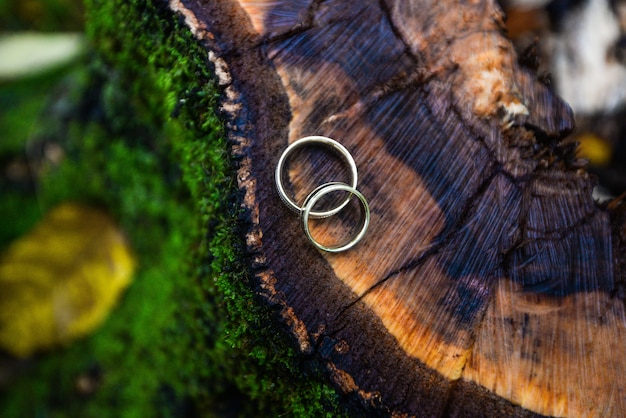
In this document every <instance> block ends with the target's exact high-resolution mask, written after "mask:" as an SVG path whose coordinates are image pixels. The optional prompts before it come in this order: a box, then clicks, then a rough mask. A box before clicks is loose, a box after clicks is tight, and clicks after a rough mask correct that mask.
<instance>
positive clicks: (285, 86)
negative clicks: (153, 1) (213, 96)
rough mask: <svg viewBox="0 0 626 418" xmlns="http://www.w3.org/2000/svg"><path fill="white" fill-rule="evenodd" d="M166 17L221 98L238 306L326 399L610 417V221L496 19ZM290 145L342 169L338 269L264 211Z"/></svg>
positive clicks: (200, 13) (306, 167) (454, 12)
mask: <svg viewBox="0 0 626 418" xmlns="http://www.w3.org/2000/svg"><path fill="white" fill-rule="evenodd" d="M170 5H171V7H172V9H174V10H176V11H178V12H179V13H181V15H183V16H185V19H186V22H187V24H188V25H189V27H190V29H191V30H192V31H194V33H195V34H196V36H197V37H198V38H199V39H201V40H202V41H204V42H205V45H206V47H207V49H208V51H209V54H210V58H211V61H212V62H213V64H214V65H215V67H216V68H215V69H216V74H217V76H218V78H219V79H220V81H221V84H222V86H223V88H224V95H223V100H222V110H223V114H224V117H225V118H226V119H227V121H228V129H229V131H228V134H229V137H230V139H231V141H232V144H233V148H232V149H233V153H234V155H235V156H236V157H237V158H238V160H239V161H240V167H239V178H238V180H239V184H240V188H241V190H242V196H243V197H242V205H243V207H244V208H245V210H246V220H247V221H248V222H249V224H248V231H249V232H248V235H247V241H248V250H249V253H250V265H251V268H252V269H253V270H254V272H255V275H256V278H257V286H258V289H257V290H258V291H259V293H260V294H261V295H262V297H263V299H264V300H265V301H266V302H267V303H269V304H272V305H274V306H276V307H277V309H278V310H279V311H280V312H281V316H282V318H283V320H284V322H285V324H286V325H287V326H288V329H289V330H290V332H291V333H292V335H293V336H294V338H295V340H296V342H297V344H298V346H299V348H300V350H301V351H302V354H303V355H307V356H309V355H313V356H316V357H317V358H319V359H320V361H321V362H323V364H325V365H326V367H327V369H328V372H329V376H330V378H331V379H333V380H334V381H335V382H336V384H337V386H338V387H339V388H340V389H341V390H343V391H344V392H347V393H350V394H352V395H353V396H354V398H355V399H357V400H358V401H359V402H360V403H362V404H363V405H365V407H366V408H367V409H368V410H371V411H372V412H380V413H383V414H385V413H396V414H400V415H402V414H408V415H414V416H534V415H537V414H539V415H555V416H622V415H624V413H626V399H625V396H626V382H625V380H624V379H625V378H624V376H625V375H626V373H625V372H626V364H624V361H623V360H622V358H621V351H620V348H621V347H622V346H623V345H624V342H625V341H624V340H625V339H626V333H625V332H624V331H625V325H626V319H625V315H624V303H623V296H622V294H621V292H620V291H619V290H620V286H621V280H620V279H619V278H618V273H619V265H618V264H615V265H614V260H613V257H614V254H617V253H618V252H619V248H616V247H615V245H616V242H617V238H616V239H615V241H613V240H612V235H611V221H610V213H609V211H607V210H606V209H605V208H602V207H599V206H598V205H597V204H596V203H595V202H594V201H593V199H592V195H591V192H592V188H593V186H594V180H593V179H592V178H591V177H590V176H589V175H588V174H587V173H586V171H585V170H584V164H583V163H581V162H580V161H578V160H576V159H575V158H574V154H573V149H572V147H571V145H567V143H565V142H564V141H563V139H564V138H565V137H566V135H567V134H568V133H569V132H570V131H571V130H572V129H573V117H572V114H571V112H570V110H569V108H568V106H567V105H566V104H564V103H563V102H562V101H561V100H560V99H559V98H557V97H555V96H554V95H553V94H552V93H551V92H550V90H549V89H548V88H547V87H546V86H545V85H543V84H541V83H540V82H538V81H537V79H536V76H535V74H533V73H532V71H531V70H529V69H526V68H523V67H521V66H520V65H519V64H518V63H517V60H516V55H515V52H514V50H513V47H512V45H511V43H510V42H509V41H508V40H507V38H506V37H505V23H504V20H503V16H502V14H501V12H500V11H499V9H498V7H497V5H496V4H494V2H492V1H487V0H485V1H471V2H465V1H459V2H453V1H445V0H440V1H437V2H432V1H417V0H415V1H392V0H389V1H364V2H358V3H351V2H347V1H339V0H336V1H329V2H321V1H289V2H280V1H273V2H270V1H268V2H261V1H260V2H247V1H240V2H237V1H230V2H229V1H202V0H183V1H180V2H179V1H174V0H172V1H171V2H170ZM305 135H324V136H329V137H332V138H334V139H336V140H338V141H339V142H341V143H342V144H343V145H345V146H346V147H347V148H348V149H349V150H350V151H351V152H352V154H353V156H354V158H355V160H356V163H357V166H358V167H359V173H360V176H361V178H360V181H359V190H361V191H362V192H363V194H364V195H365V196H366V197H367V198H368V200H369V202H370V205H371V208H372V223H371V226H370V229H369V231H368V234H367V236H366V238H365V239H364V241H363V242H361V243H360V244H359V245H358V246H357V247H356V248H354V249H353V250H351V251H348V252H346V253H341V254H329V253H322V252H320V251H317V250H316V249H315V248H314V247H313V246H311V245H310V243H309V242H308V241H307V240H306V238H305V236H304V234H303V233H302V231H301V228H300V225H299V220H298V217H297V216H294V214H293V213H291V212H289V210H288V209H287V208H286V207H285V206H284V205H283V204H282V202H281V201H280V199H279V197H278V195H277V193H276V189H275V185H274V177H273V176H274V168H275V166H276V163H277V160H278V157H279V155H280V154H281V152H282V151H283V150H284V149H285V148H286V146H287V145H288V144H289V143H290V142H292V141H294V140H296V139H298V138H299V137H302V136H305ZM317 157H318V158H317V159H315V158H314V159H309V160H306V161H308V163H307V164H304V163H302V164H300V165H299V166H297V165H294V167H292V171H291V172H290V178H289V179H290V182H291V184H292V186H293V189H294V190H295V192H296V195H297V196H298V198H299V199H300V201H302V200H303V198H304V196H306V193H307V192H308V191H310V190H311V189H312V188H313V187H314V186H315V185H317V184H320V183H321V182H322V181H325V180H326V181H327V180H329V179H332V178H333V176H332V175H331V174H332V173H331V172H332V168H333V167H334V165H333V164H331V163H330V162H329V160H328V159H326V158H324V156H323V155H318V156H317ZM303 161H304V160H303ZM338 232H340V226H331V227H326V229H325V230H323V231H321V232H319V233H320V234H322V235H324V236H326V237H333V236H334V235H333V234H335V233H338ZM322 239H323V238H322Z"/></svg>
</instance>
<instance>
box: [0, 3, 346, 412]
mask: <svg viewBox="0 0 626 418" xmlns="http://www.w3.org/2000/svg"><path fill="white" fill-rule="evenodd" d="M164 7H165V6H164V5H163V4H162V3H160V2H154V3H153V2H140V1H136V0H135V1H121V0H116V1H96V0H89V1H87V15H88V19H87V21H88V25H87V32H88V36H89V39H90V40H91V43H92V47H93V50H94V51H95V52H94V53H93V54H91V55H90V56H89V58H88V64H87V65H86V67H87V68H86V69H85V70H83V71H82V72H77V73H76V74H75V75H74V80H75V88H74V90H73V92H71V93H70V96H71V97H73V98H74V105H73V106H74V107H73V109H72V112H71V113H72V115H73V117H72V118H71V119H70V120H69V121H66V122H65V123H63V124H61V125H60V126H58V127H57V129H55V130H54V132H47V133H45V134H42V136H40V137H39V138H38V139H37V140H38V141H40V142H42V143H58V144H60V145H61V146H62V148H63V149H64V150H65V153H66V158H65V159H64V161H63V162H62V163H61V164H60V165H58V166H50V167H47V168H46V170H45V175H43V177H42V178H41V184H40V185H39V196H38V201H39V202H40V203H41V205H43V207H51V206H52V205H54V204H55V203H57V202H60V201H64V200H80V201H88V202H92V203H97V204H99V205H103V206H105V207H106V208H108V210H109V211H111V213H112V214H113V215H114V217H115V218H116V219H118V220H119V222H120V224H121V225H122V227H123V229H124V230H125V231H126V233H127V234H128V236H129V238H130V240H131V242H132V245H133V248H134V250H135V252H136V253H137V256H138V258H139V263H140V268H139V273H138V275H137V277H136V279H135V282H134V284H133V285H132V286H131V288H130V289H129V291H128V292H127V294H126V295H125V296H124V300H123V301H122V303H121V305H120V306H119V307H118V308H117V309H116V311H115V312H114V313H113V315H112V316H111V317H110V318H109V320H108V321H107V322H106V324H105V325H104V326H103V327H102V328H101V329H100V330H99V331H98V332H97V333H96V334H94V335H93V336H92V337H90V338H87V339H85V340H82V341H79V342H78V343H76V344H74V345H72V346H71V347H68V348H67V349H66V350H61V351H58V352H55V353H49V354H43V355H42V356H41V357H40V358H39V359H37V361H36V364H35V365H34V366H33V367H32V369H31V370H29V371H28V372H27V373H26V374H25V375H24V376H22V377H21V378H19V379H17V380H16V381H15V382H14V384H13V385H12V387H11V388H10V389H8V390H5V391H4V392H3V393H2V394H1V395H0V415H1V416H15V417H18V416H33V415H42V416H59V417H64V416H68V417H71V416H84V417H91V416H93V417H107V416H115V417H120V416H121V417H134V416H137V417H144V416H181V415H192V416H198V415H199V416H205V415H207V416H223V415H228V416H233V415H234V416H279V415H286V416H316V417H317V416H325V415H326V416H336V415H337V414H338V412H339V411H338V408H339V407H338V406H337V404H338V398H337V395H336V393H335V392H334V390H333V389H332V388H330V387H329V386H327V385H326V384H324V383H323V382H322V379H321V377H320V373H319V371H318V370H317V368H316V364H315V362H313V361H312V362H311V363H310V364H305V363H303V362H302V360H301V359H300V358H299V357H298V355H297V354H296V353H295V352H294V351H293V350H292V348H291V347H290V345H289V343H288V342H287V338H286V336H285V335H283V334H281V333H280V332H278V331H276V329H279V328H280V327H278V326H276V324H273V323H272V321H273V319H272V318H273V317H272V313H271V312H270V310H269V308H266V307H264V306H263V304H262V303H260V302H259V301H258V300H257V299H256V297H255V296H254V294H253V291H252V290H251V288H252V284H251V277H250V276H249V274H248V270H247V267H246V264H245V261H244V260H245V256H244V254H243V250H242V249H243V241H242V234H241V231H240V230H239V229H238V228H239V226H238V217H239V213H238V210H237V207H238V206H237V204H236V201H235V198H234V196H235V193H236V190H235V189H236V185H235V180H234V179H235V173H234V171H233V168H232V166H231V162H230V159H229V157H228V148H227V144H226V142H225V139H224V131H223V128H222V124H221V121H220V120H219V118H218V117H217V116H216V114H215V106H216V99H217V94H218V92H217V89H216V87H215V85H214V82H213V81H212V78H211V77H212V76H211V74H210V71H209V64H208V63H207V62H206V56H207V54H206V51H205V50H203V49H202V48H201V47H200V46H199V45H198V43H197V42H196V41H195V40H194V39H193V38H192V36H191V34H190V33H189V32H188V30H186V29H185V27H184V26H182V25H181V24H179V22H178V19H177V17H175V16H173V15H172V14H171V12H170V11H168V10H166V9H165V8H164ZM84 381H87V382H92V383H95V390H93V392H92V393H91V392H90V391H88V392H90V393H85V390H77V389H76V387H77V382H84Z"/></svg>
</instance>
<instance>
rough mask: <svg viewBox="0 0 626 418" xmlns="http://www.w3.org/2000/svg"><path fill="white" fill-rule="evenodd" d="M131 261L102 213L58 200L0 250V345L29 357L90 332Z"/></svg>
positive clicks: (126, 279)
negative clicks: (36, 220)
mask: <svg viewBox="0 0 626 418" xmlns="http://www.w3.org/2000/svg"><path fill="white" fill-rule="evenodd" d="M134 267H135V260H134V258H133V255H132V252H131V251H130V249H129V247H128V245H127V242H126V239H125V238H124V235H123V234H122V232H121V231H120V230H119V228H118V227H117V226H116V224H115V223H114V222H113V221H112V220H111V219H110V218H109V216H108V215H106V214H105V213H103V212H102V211H100V210H97V209H93V208H90V207H86V206H82V205H77V204H72V203H65V204H62V205H60V206H58V207H56V208H55V209H53V210H52V211H50V212H49V213H48V214H47V215H46V216H45V218H44V219H43V220H42V221H41V222H40V223H39V224H38V225H36V226H35V227H34V228H33V230H32V231H30V232H29V233H28V234H26V235H25V236H23V237H21V238H19V239H18V240H17V241H15V242H14V243H13V244H12V245H11V246H10V247H9V248H8V249H7V250H6V251H5V252H4V254H2V256H1V257H0V289H2V291H1V292H0V347H1V348H2V349H4V350H6V351H8V352H10V353H12V354H13V355H15V356H18V357H27V356H30V355H31V354H33V353H34V352H37V351H40V350H45V349H50V348H54V347H57V346H61V345H67V344H68V343H70V342H71V341H73V340H75V339H76V338H79V337H82V336H84V335H86V334H89V333H90V332H92V331H93V330H94V329H95V328H96V327H97V326H98V325H100V324H101V323H102V321H103V320H104V319H105V318H106V317H107V315H108V313H109V312H110V311H111V309H112V308H113V306H114V305H115V303H116V302H117V300H118V299H119V297H120V295H121V294H122V292H123V290H124V289H126V287H127V286H128V285H129V284H130V282H131V278H132V273H133V271H134Z"/></svg>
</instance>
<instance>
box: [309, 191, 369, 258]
mask: <svg viewBox="0 0 626 418" xmlns="http://www.w3.org/2000/svg"><path fill="white" fill-rule="evenodd" d="M336 191H345V192H348V193H349V196H348V198H350V197H351V196H352V195H354V196H356V197H357V198H358V199H359V201H360V202H361V205H362V206H363V221H362V225H361V229H360V230H359V232H358V233H357V234H356V235H354V236H353V237H352V239H350V241H348V242H346V243H345V244H340V245H337V246H333V247H330V246H326V245H323V244H322V243H320V242H319V241H317V240H316V239H315V238H313V235H311V230H310V228H309V219H310V218H312V216H311V215H312V214H313V207H314V206H315V204H316V203H317V202H318V201H319V200H320V199H321V198H322V197H323V196H325V195H327V194H328V193H332V192H336ZM301 220H302V227H303V228H304V233H305V234H306V236H307V238H308V239H309V241H311V243H313V245H315V246H316V247H317V248H319V249H320V250H323V251H328V252H331V253H338V252H341V251H346V250H348V249H350V248H352V247H354V246H355V245H356V244H357V243H358V242H359V241H360V240H361V238H363V236H364V235H365V232H366V231H367V228H368V226H369V223H370V207H369V204H368V203H367V199H365V196H363V194H361V192H359V191H358V190H357V189H355V188H354V187H351V186H349V185H347V184H345V183H340V182H330V183H326V184H323V185H321V186H319V187H317V188H316V189H315V190H313V191H312V192H311V193H310V194H309V195H308V196H307V198H306V200H305V201H304V206H303V210H302V213H301Z"/></svg>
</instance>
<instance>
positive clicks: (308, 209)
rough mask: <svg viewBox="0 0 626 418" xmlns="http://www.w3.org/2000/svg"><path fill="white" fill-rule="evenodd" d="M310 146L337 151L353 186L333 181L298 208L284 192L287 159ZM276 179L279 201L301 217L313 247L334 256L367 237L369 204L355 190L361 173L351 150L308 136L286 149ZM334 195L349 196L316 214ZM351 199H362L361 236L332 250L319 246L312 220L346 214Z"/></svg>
mask: <svg viewBox="0 0 626 418" xmlns="http://www.w3.org/2000/svg"><path fill="white" fill-rule="evenodd" d="M311 145H318V146H324V147H326V148H329V149H330V150H331V151H334V152H335V153H337V154H339V156H340V157H341V158H342V159H343V160H344V161H345V162H346V164H347V165H348V168H349V171H350V177H351V178H350V184H347V183H343V182H338V181H331V182H328V183H324V184H322V185H320V186H318V187H316V188H315V189H313V191H311V192H310V193H309V194H308V196H307V197H306V199H305V200H304V204H303V205H302V206H298V204H297V203H296V202H295V201H294V200H293V199H291V198H290V197H289V196H288V195H287V192H286V191H285V187H284V185H283V178H284V170H285V163H286V161H287V159H288V157H289V156H290V154H292V153H293V151H295V150H296V149H299V148H303V147H305V146H311ZM275 178H276V188H277V189H278V194H279V196H280V198H281V199H282V201H283V202H284V203H285V204H286V205H287V206H288V207H289V208H290V209H291V210H292V211H294V212H296V213H299V214H300V220H301V222H302V228H303V229H304V233H305V234H306V236H307V238H308V239H309V241H311V243H313V245H314V246H316V247H317V248H319V249H320V250H323V251H328V252H333V253H338V252H341V251H346V250H348V249H350V248H352V247H354V246H355V245H356V244H357V243H358V242H359V241H360V240H361V239H362V238H363V236H364V235H365V232H366V231H367V228H368V226H369V222H370V208H369V204H368V203H367V200H366V199H365V196H363V194H362V193H361V192H359V191H358V190H357V189H356V186H357V182H358V173H357V168H356V163H355V162H354V158H352V155H351V154H350V153H349V152H348V150H347V149H346V148H345V147H344V146H343V145H341V144H340V143H339V142H337V141H335V140H334V139H331V138H327V137H325V136H307V137H304V138H300V139H298V140H297V141H295V142H293V143H292V144H291V145H289V146H288V147H287V148H286V149H285V151H284V152H283V154H282V155H281V156H280V159H279V160H278V165H277V166H276V172H275ZM335 192H347V193H348V196H347V197H346V198H345V199H344V200H343V201H341V203H339V204H338V205H336V206H334V207H332V208H330V209H327V210H322V211H316V210H314V208H315V205H316V204H317V203H318V202H319V201H320V199H322V198H323V197H324V196H326V195H328V194H329V193H335ZM352 196H356V197H357V198H358V199H359V202H360V203H361V206H362V208H363V211H362V213H363V216H362V220H361V227H360V229H359V230H358V232H357V233H356V234H355V235H353V236H352V238H351V239H350V240H349V241H347V242H345V243H342V244H339V245H333V246H329V245H325V244H322V243H320V242H319V241H318V240H316V239H315V238H314V237H313V235H312V234H311V229H310V225H309V220H310V219H323V218H328V217H330V216H333V215H336V214H338V213H339V212H341V211H342V210H344V208H345V207H346V206H347V205H348V204H349V203H350V200H351V199H352Z"/></svg>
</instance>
